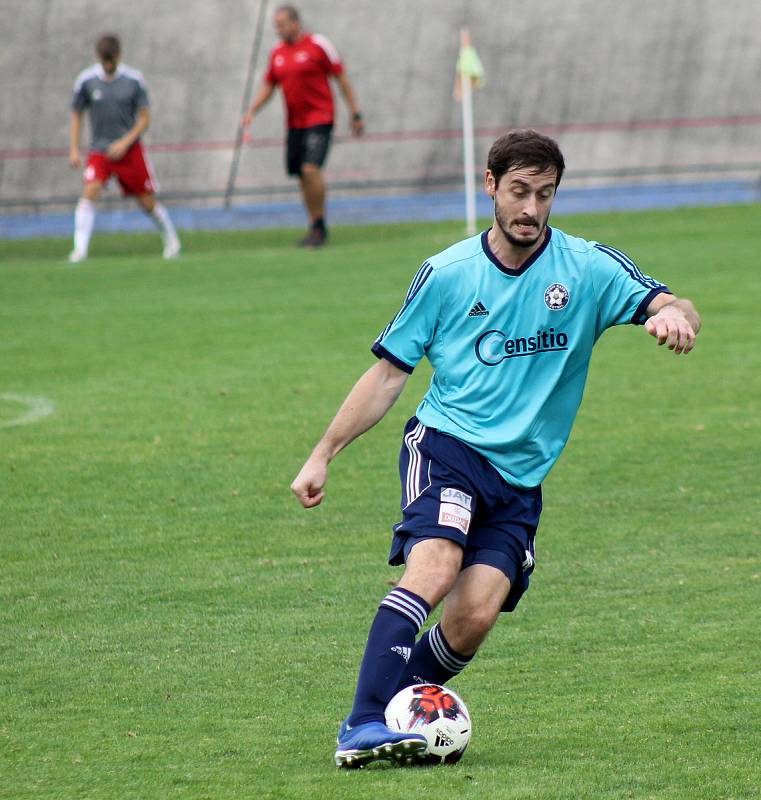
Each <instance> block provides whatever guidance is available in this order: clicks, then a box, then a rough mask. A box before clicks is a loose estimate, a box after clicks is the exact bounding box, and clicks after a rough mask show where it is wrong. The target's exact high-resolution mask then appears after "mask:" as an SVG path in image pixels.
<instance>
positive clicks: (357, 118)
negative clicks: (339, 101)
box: [351, 112, 365, 136]
mask: <svg viewBox="0 0 761 800" xmlns="http://www.w3.org/2000/svg"><path fill="white" fill-rule="evenodd" d="M351 132H352V134H353V135H354V136H361V135H362V134H363V133H364V132H365V120H364V119H363V117H362V115H361V114H360V113H359V112H357V113H356V114H354V115H353V116H352V118H351Z"/></svg>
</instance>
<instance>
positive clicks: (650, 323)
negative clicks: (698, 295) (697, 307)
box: [645, 303, 696, 355]
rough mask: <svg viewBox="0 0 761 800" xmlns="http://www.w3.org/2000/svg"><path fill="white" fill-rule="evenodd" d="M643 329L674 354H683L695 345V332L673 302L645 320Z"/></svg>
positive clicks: (682, 312)
mask: <svg viewBox="0 0 761 800" xmlns="http://www.w3.org/2000/svg"><path fill="white" fill-rule="evenodd" d="M645 330H646V331H647V332H648V333H649V334H650V335H651V336H654V337H655V338H656V339H657V340H658V344H659V345H663V344H665V345H667V346H668V349H669V350H673V351H674V353H675V355H679V354H680V353H684V354H685V355H686V354H687V353H689V352H690V350H692V348H693V347H695V336H696V332H695V330H694V329H693V327H692V325H691V324H690V321H689V320H688V319H687V316H686V314H685V313H684V311H682V310H681V309H680V308H678V307H676V305H675V304H673V303H669V304H668V305H665V306H663V307H662V308H661V309H660V311H658V313H657V314H654V315H653V316H652V317H650V319H648V320H647V322H645Z"/></svg>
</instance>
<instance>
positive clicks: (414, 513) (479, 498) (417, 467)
mask: <svg viewBox="0 0 761 800" xmlns="http://www.w3.org/2000/svg"><path fill="white" fill-rule="evenodd" d="M399 475H400V477H401V480H402V521H401V522H399V523H397V524H396V525H394V539H393V541H392V543H391V553H390V554H389V558H388V563H389V564H391V565H392V566H396V565H399V564H403V563H404V562H405V561H406V560H407V556H408V555H409V552H410V550H411V549H412V547H413V546H414V545H415V544H417V542H419V541H422V540H423V539H441V538H443V539H451V540H452V541H453V542H457V544H459V545H460V546H461V547H462V548H463V550H464V555H463V561H462V568H463V569H465V567H470V566H472V565H473V564H488V565H489V566H492V567H496V568H497V569H499V570H501V571H502V572H503V573H504V574H505V575H507V577H508V578H509V579H510V594H509V595H508V597H507V599H506V600H505V603H504V605H503V606H502V610H503V611H512V610H513V609H514V608H515V607H516V605H518V601H519V600H520V598H521V595H522V594H523V593H524V592H525V591H526V589H528V584H529V576H530V575H531V573H532V571H533V569H534V559H535V556H534V537H535V535H536V528H537V525H538V524H539V516H540V514H541V512H542V489H541V486H537V487H535V488H533V489H521V488H518V487H516V486H511V485H510V484H509V483H507V481H505V479H504V478H503V477H502V476H501V475H500V474H499V473H498V472H497V470H496V469H495V468H494V467H493V466H492V465H491V464H490V463H489V461H488V460H487V459H486V458H484V457H483V456H482V455H481V454H480V453H477V452H476V451H475V450H473V448H471V447H468V445H466V444H465V443H464V442H461V441H460V440H459V439H455V438H454V437H453V436H449V435H447V434H445V433H441V432H440V431H437V430H435V429H433V428H426V427H425V426H424V425H423V424H422V423H421V422H420V421H419V420H418V418H417V417H412V419H411V420H410V421H409V422H408V423H407V425H406V426H405V429H404V443H403V444H402V450H401V453H400V455H399Z"/></svg>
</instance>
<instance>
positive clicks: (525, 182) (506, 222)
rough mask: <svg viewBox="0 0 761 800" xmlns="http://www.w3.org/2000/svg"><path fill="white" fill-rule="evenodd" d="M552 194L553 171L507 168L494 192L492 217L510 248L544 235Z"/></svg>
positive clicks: (521, 245)
mask: <svg viewBox="0 0 761 800" xmlns="http://www.w3.org/2000/svg"><path fill="white" fill-rule="evenodd" d="M554 197H555V170H554V169H553V170H551V172H550V171H548V172H542V173H537V172H536V171H531V170H525V169H518V170H509V171H508V172H507V173H506V174H505V175H503V176H502V180H501V181H500V183H499V186H498V187H497V190H496V191H495V192H494V219H495V220H496V223H497V225H498V226H499V228H500V230H501V231H502V233H503V234H504V236H505V238H506V239H507V241H508V242H510V244H511V245H513V247H525V248H528V247H533V246H534V245H535V244H536V243H537V242H538V241H539V239H540V238H541V237H542V236H544V231H545V229H546V227H547V220H548V219H549V216H550V211H551V209H552V200H553V199H554Z"/></svg>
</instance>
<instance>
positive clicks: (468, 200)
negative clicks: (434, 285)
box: [460, 28, 476, 236]
mask: <svg viewBox="0 0 761 800" xmlns="http://www.w3.org/2000/svg"><path fill="white" fill-rule="evenodd" d="M466 47H470V33H469V32H468V30H467V28H463V29H462V30H461V31H460V51H461V52H462V51H463V50H464V49H465V48H466ZM463 66H464V65H463ZM460 94H461V97H462V149H463V165H464V171H465V231H466V233H467V235H468V236H474V235H475V233H476V159H475V137H474V135H473V80H472V77H471V75H469V74H468V72H467V70H466V69H464V68H461V69H460Z"/></svg>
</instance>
